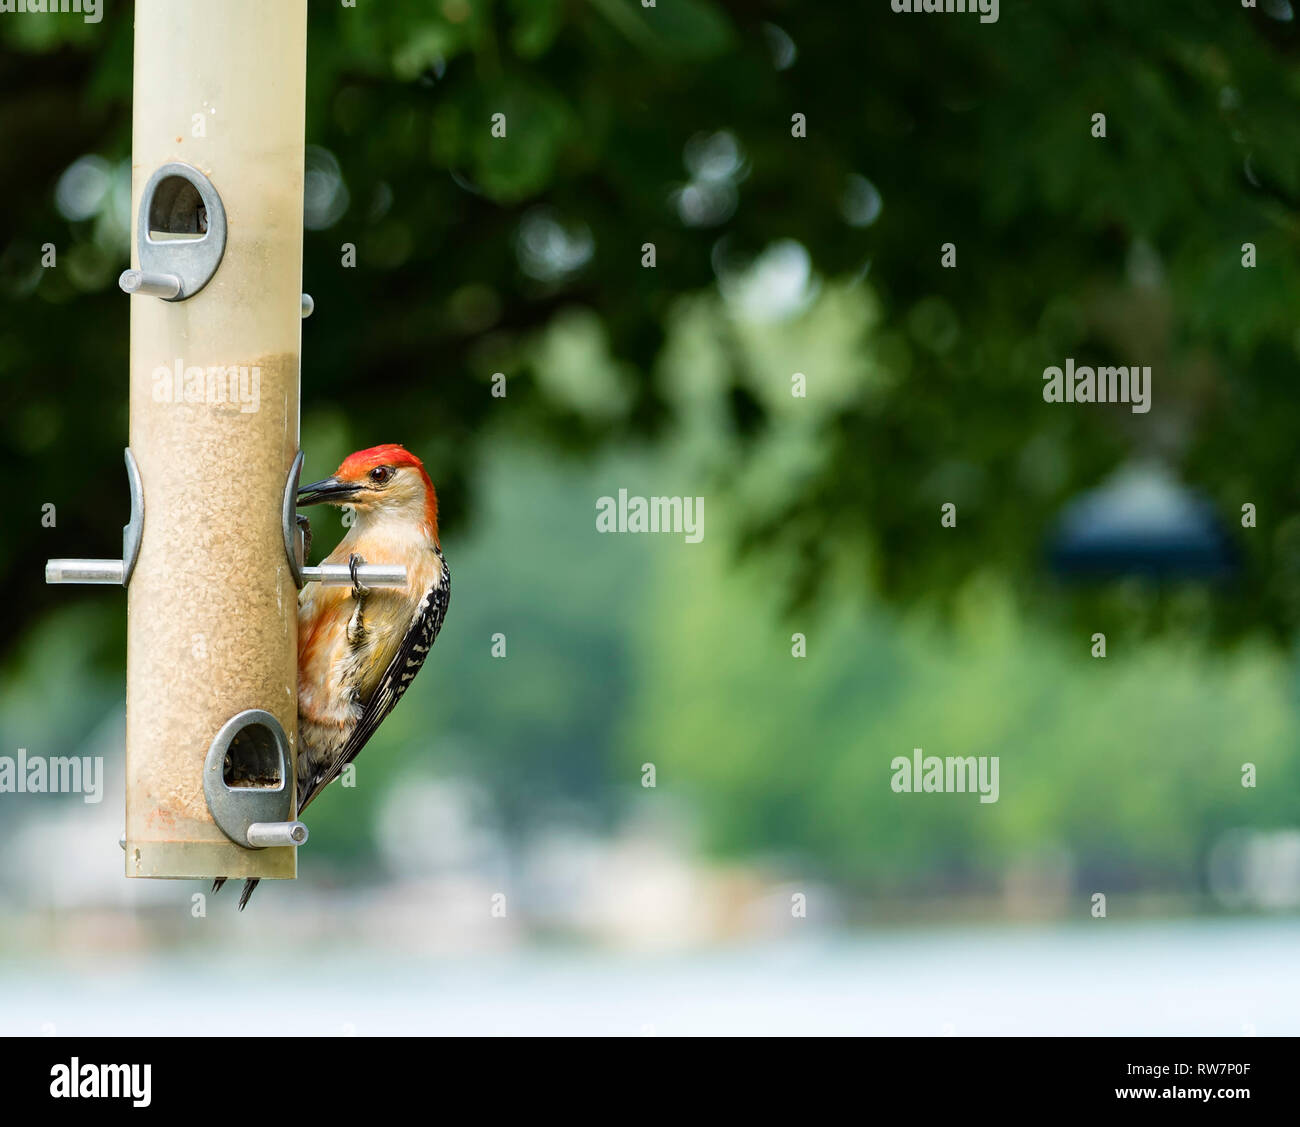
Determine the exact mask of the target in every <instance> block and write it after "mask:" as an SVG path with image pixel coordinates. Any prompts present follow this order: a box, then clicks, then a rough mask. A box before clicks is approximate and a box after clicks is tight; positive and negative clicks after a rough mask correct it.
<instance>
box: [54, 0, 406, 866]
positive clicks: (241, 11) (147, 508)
mask: <svg viewBox="0 0 1300 1127" xmlns="http://www.w3.org/2000/svg"><path fill="white" fill-rule="evenodd" d="M306 39H307V4H306V0H274V2H273V3H267V2H266V0H223V2H222V3H221V4H213V3H211V0H137V3H136V7H135V77H134V99H135V103H134V119H133V133H132V184H131V203H132V217H133V218H132V228H133V230H132V244H133V245H132V268H131V269H129V270H127V271H126V272H125V273H123V275H122V277H121V280H120V285H121V288H122V289H123V290H124V291H125V292H126V293H127V294H130V295H131V297H130V309H131V313H130V325H131V330H130V331H131V350H130V352H131V371H130V418H131V421H130V446H129V448H128V449H127V451H126V463H127V476H128V484H129V488H130V493H131V522H130V524H128V525H127V527H126V530H125V535H124V543H123V552H122V559H121V560H51V561H50V562H49V564H48V565H47V569H46V578H47V581H49V582H81V583H116V584H121V585H123V586H125V587H126V588H127V688H126V706H127V711H126V832H125V844H124V848H125V850H126V874H127V876H130V877H219V876H220V877H259V878H267V877H271V878H274V877H288V878H291V877H293V876H295V875H296V872H297V852H296V847H297V846H298V845H299V844H301V843H302V842H303V841H305V840H306V836H307V830H306V827H305V826H304V825H302V823H301V822H298V821H296V820H295V815H296V796H295V793H294V765H295V757H296V745H297V591H298V588H299V587H300V586H301V585H302V583H303V582H307V581H325V582H332V583H350V582H351V578H350V576H348V574H347V569H346V568H345V567H329V568H317V569H312V568H306V567H305V566H304V560H303V558H302V540H301V536H300V534H299V533H298V531H297V528H296V524H295V505H294V500H295V495H296V492H297V485H298V475H299V472H300V470H301V466H302V454H301V452H300V451H299V449H298V412H299V355H300V345H301V335H302V329H301V325H302V317H303V316H304V315H305V314H306V313H307V312H309V311H310V299H309V298H307V297H306V295H304V294H303V293H302V217H303V149H304V107H305V98H306ZM124 300H125V299H124ZM388 572H395V573H401V572H402V569H401V568H396V569H393V568H382V567H375V566H367V567H365V568H362V569H361V577H362V579H363V581H364V582H366V583H367V584H369V585H376V584H378V585H384V584H392V583H393V582H394V581H396V582H398V583H400V582H402V581H403V579H404V576H403V575H401V574H395V575H390V574H387V573H388Z"/></svg>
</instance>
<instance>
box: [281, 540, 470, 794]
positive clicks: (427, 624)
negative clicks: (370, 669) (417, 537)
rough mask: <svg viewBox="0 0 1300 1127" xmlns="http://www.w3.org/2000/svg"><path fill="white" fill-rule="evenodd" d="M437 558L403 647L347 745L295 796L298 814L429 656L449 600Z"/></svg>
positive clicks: (445, 573)
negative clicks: (432, 581) (436, 575)
mask: <svg viewBox="0 0 1300 1127" xmlns="http://www.w3.org/2000/svg"><path fill="white" fill-rule="evenodd" d="M438 558H439V560H440V562H441V563H442V573H441V575H440V576H439V580H438V582H437V583H436V584H434V585H433V586H432V587H430V588H429V590H428V591H427V592H426V593H425V596H424V598H423V599H421V600H420V605H419V606H418V607H417V608H416V610H415V614H414V615H413V616H412V618H411V625H410V627H409V628H408V629H407V631H406V634H405V636H404V637H403V638H402V644H401V645H400V646H399V647H398V650H397V653H396V654H394V655H393V660H392V661H390V662H389V663H388V668H387V669H385V670H384V675H383V676H382V677H381V678H380V679H379V684H378V685H377V686H376V687H375V691H374V692H373V693H372V694H371V695H370V700H369V701H367V702H366V705H365V708H364V710H363V711H362V713H361V718H360V719H359V720H358V721H357V726H356V727H355V728H353V729H352V734H351V735H350V736H348V740H347V743H345V744H344V745H343V747H342V748H341V749H340V750H339V753H338V754H337V755H336V756H335V757H334V759H333V760H332V761H330V762H329V763H326V764H322V765H321V767H320V768H319V769H318V770H317V771H316V772H315V774H313V775H312V776H311V778H310V779H308V780H307V783H306V785H305V786H304V787H302V788H301V793H300V794H299V795H298V811H299V813H301V812H302V811H303V810H304V809H305V808H306V806H307V804H308V803H309V802H310V801H311V800H312V799H313V798H315V797H316V795H318V794H319V793H320V792H321V791H322V790H323V789H324V788H325V787H326V786H328V785H329V784H330V783H331V782H333V781H334V779H335V778H337V777H338V774H339V772H340V771H342V770H343V768H344V767H345V766H347V764H349V763H351V762H352V761H353V760H354V759H355V758H356V757H357V756H358V755H359V754H360V753H361V749H362V748H363V747H365V746H366V744H367V742H368V741H369V740H370V737H371V736H373V735H374V734H375V730H376V729H377V728H378V727H379V725H380V724H382V723H383V721H384V718H385V717H386V716H387V715H388V714H389V713H390V712H392V711H393V708H394V706H395V705H396V704H397V702H398V701H399V700H401V699H402V695H403V694H404V693H405V692H406V690H407V688H408V686H409V685H410V684H411V682H412V681H413V680H415V675H416V674H417V673H418V672H420V666H422V665H423V664H424V659H425V658H426V657H428V656H429V651H430V650H431V649H432V648H433V643H434V641H435V640H436V639H437V637H438V631H439V630H441V629H442V620H443V619H444V618H445V617H446V616H447V603H448V601H449V600H450V598H451V571H450V570H449V569H448V567H447V561H446V560H444V559H442V555H441V553H439V556H438Z"/></svg>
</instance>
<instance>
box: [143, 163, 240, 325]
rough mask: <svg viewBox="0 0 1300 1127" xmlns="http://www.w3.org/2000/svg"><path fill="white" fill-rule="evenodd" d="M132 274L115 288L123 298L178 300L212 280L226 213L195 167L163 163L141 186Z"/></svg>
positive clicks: (220, 252)
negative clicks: (142, 296)
mask: <svg viewBox="0 0 1300 1127" xmlns="http://www.w3.org/2000/svg"><path fill="white" fill-rule="evenodd" d="M135 246H136V258H137V261H138V262H139V263H140V267H139V269H138V270H124V271H123V272H122V276H121V277H120V278H119V279H118V285H119V286H121V288H122V289H123V291H124V292H126V293H129V294H148V295H149V296H151V297H159V298H162V299H163V301H184V300H185V299H186V298H187V297H193V296H194V295H195V294H196V293H198V292H199V290H201V289H202V288H203V287H204V286H206V285H207V284H208V282H209V281H211V280H212V275H213V274H215V273H216V272H217V267H218V266H220V265H221V259H222V256H223V255H225V253H226V209H225V206H224V205H223V204H222V202H221V196H220V195H218V194H217V189H216V188H215V187H214V186H213V184H212V181H211V180H209V179H208V178H207V177H206V176H204V175H203V173H201V172H200V171H199V170H198V169H197V168H194V167H193V166H191V165H188V164H183V163H182V162H181V161H168V162H167V163H166V164H164V165H163V166H162V167H161V168H159V169H157V170H156V171H155V172H154V174H153V175H152V176H150V177H149V182H148V183H147V184H145V186H144V192H143V194H142V195H141V197H140V214H139V217H138V218H137V220H136V234H135Z"/></svg>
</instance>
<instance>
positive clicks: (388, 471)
mask: <svg viewBox="0 0 1300 1127" xmlns="http://www.w3.org/2000/svg"><path fill="white" fill-rule="evenodd" d="M392 476H393V467H392V466H376V467H375V468H374V469H373V470H371V471H370V480H371V481H373V482H374V483H375V484H376V485H383V484H384V482H386V481H387V480H388V479H389V478H390V477H392Z"/></svg>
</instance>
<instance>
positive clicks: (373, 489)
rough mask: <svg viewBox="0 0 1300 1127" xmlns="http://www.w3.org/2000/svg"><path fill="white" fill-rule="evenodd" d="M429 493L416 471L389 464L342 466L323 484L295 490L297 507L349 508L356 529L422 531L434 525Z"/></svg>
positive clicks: (345, 463)
mask: <svg viewBox="0 0 1300 1127" xmlns="http://www.w3.org/2000/svg"><path fill="white" fill-rule="evenodd" d="M431 494H432V489H431V488H430V487H429V486H428V485H427V483H426V479H425V477H424V474H423V473H421V471H420V470H419V468H418V467H415V466H410V465H394V464H391V463H388V462H380V463H378V464H371V465H362V466H352V465H350V464H349V462H344V463H343V465H342V466H340V467H339V469H338V471H337V472H336V473H335V474H334V475H333V476H332V477H327V478H325V479H324V480H323V481H317V482H313V483H312V484H310V485H304V486H302V488H300V489H299V490H298V505H299V506H300V507H301V506H305V505H321V504H325V505H337V506H340V507H347V508H351V509H352V510H353V511H354V513H355V514H356V517H357V521H356V523H357V525H366V526H374V525H376V524H381V523H382V524H387V523H394V522H395V523H397V524H399V525H406V526H408V527H410V528H413V529H414V528H425V527H428V526H431V525H433V522H434V521H436V509H435V508H434V507H433V505H432V504H431V501H432V497H431Z"/></svg>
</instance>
